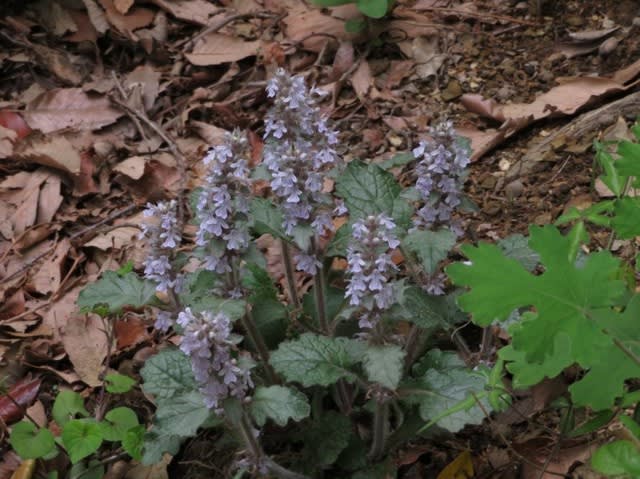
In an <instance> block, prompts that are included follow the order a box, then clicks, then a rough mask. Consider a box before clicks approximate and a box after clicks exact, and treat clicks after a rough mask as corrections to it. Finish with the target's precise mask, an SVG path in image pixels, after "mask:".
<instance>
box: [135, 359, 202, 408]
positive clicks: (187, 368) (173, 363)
mask: <svg viewBox="0 0 640 479" xmlns="http://www.w3.org/2000/svg"><path fill="white" fill-rule="evenodd" d="M140 375H141V376H142V379H143V380H144V384H143V385H142V389H144V390H145V392H146V393H148V394H153V395H154V396H155V398H156V400H158V399H164V398H171V397H174V396H178V395H180V394H182V393H184V392H191V391H194V390H196V389H197V386H196V381H195V379H194V377H193V372H192V370H191V361H190V360H189V358H188V357H187V356H186V355H185V354H184V353H183V352H182V351H180V350H179V349H175V348H168V349H163V350H162V351H160V352H159V353H158V354H156V355H155V356H153V357H151V358H149V359H148V360H147V362H146V364H145V365H144V367H143V368H142V370H141V371H140Z"/></svg>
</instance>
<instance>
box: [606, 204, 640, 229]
mask: <svg viewBox="0 0 640 479" xmlns="http://www.w3.org/2000/svg"><path fill="white" fill-rule="evenodd" d="M614 213H615V216H614V217H613V219H612V220H611V226H612V227H613V229H614V230H615V231H616V233H617V234H618V236H619V237H620V238H621V239H631V238H635V237H636V236H640V221H638V218H640V198H638V197H634V198H629V197H625V198H621V199H619V200H618V201H616V204H615V207H614Z"/></svg>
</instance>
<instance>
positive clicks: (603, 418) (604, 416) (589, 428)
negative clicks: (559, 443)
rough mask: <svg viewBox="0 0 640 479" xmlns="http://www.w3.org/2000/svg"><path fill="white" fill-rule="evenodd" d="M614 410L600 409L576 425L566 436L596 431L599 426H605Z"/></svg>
mask: <svg viewBox="0 0 640 479" xmlns="http://www.w3.org/2000/svg"><path fill="white" fill-rule="evenodd" d="M615 415H616V414H615V412H613V411H611V410H605V411H601V412H599V413H598V414H596V415H595V417H593V418H591V419H590V420H588V421H587V422H585V423H584V424H582V425H580V426H578V427H577V428H575V429H574V430H573V431H571V432H570V433H569V434H568V437H579V436H582V435H584V434H590V433H592V432H595V431H597V430H598V429H600V428H601V427H604V426H606V425H607V424H609V423H610V422H611V420H612V419H613V418H614V417H615Z"/></svg>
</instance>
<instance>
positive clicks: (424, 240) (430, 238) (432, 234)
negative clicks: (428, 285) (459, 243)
mask: <svg viewBox="0 0 640 479" xmlns="http://www.w3.org/2000/svg"><path fill="white" fill-rule="evenodd" d="M455 244H456V235H455V233H453V232H452V231H448V230H438V231H427V230H415V231H412V232H411V233H409V234H408V235H407V236H405V238H404V239H403V240H402V246H403V247H404V248H406V249H408V250H409V251H411V252H412V253H415V254H416V255H417V256H418V258H419V259H420V263H421V264H422V267H423V268H424V269H425V271H426V272H427V273H429V274H433V273H434V272H435V271H436V269H437V267H438V264H439V263H440V261H442V260H443V259H445V258H446V257H447V255H448V254H449V251H450V250H451V248H453V246H454V245H455Z"/></svg>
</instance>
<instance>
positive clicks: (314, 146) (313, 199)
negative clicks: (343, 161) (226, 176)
mask: <svg viewBox="0 0 640 479" xmlns="http://www.w3.org/2000/svg"><path fill="white" fill-rule="evenodd" d="M267 95H268V96H269V97H270V98H273V105H272V107H271V108H270V109H269V112H268V113H267V115H266V117H265V133H264V139H265V144H264V151H263V163H264V165H265V166H266V167H267V169H268V170H269V173H270V175H271V181H270V186H271V190H272V191H273V194H274V196H275V197H276V201H277V203H278V205H279V207H280V209H281V210H282V213H283V224H282V226H283V227H284V229H285V231H286V233H287V234H292V232H293V229H294V228H295V227H296V226H297V225H298V224H300V223H304V224H309V223H314V230H315V231H316V232H321V233H319V234H323V233H324V231H325V230H326V229H327V227H330V228H332V227H333V225H332V224H331V225H329V222H328V221H327V220H326V218H321V219H319V220H318V217H319V216H320V215H325V216H326V215H327V214H328V211H330V208H328V207H329V203H328V201H326V199H324V197H323V192H322V190H323V186H324V175H325V173H326V172H327V170H329V169H332V168H334V167H335V166H338V165H339V158H338V155H337V153H336V151H335V145H336V144H337V143H338V137H337V132H336V131H334V130H333V129H331V128H330V126H329V124H328V122H327V120H326V119H325V118H323V117H322V115H321V113H320V109H319V108H318V105H317V98H318V96H319V91H318V90H313V89H312V90H311V91H310V90H309V89H308V88H307V87H306V85H305V82H304V78H302V77H301V76H291V75H289V74H288V73H287V72H286V71H285V70H283V69H279V70H277V71H276V72H275V75H274V76H273V77H272V78H271V80H269V82H268V84H267Z"/></svg>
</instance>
